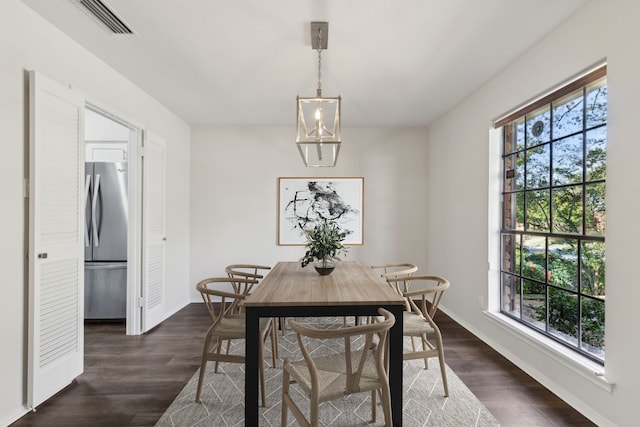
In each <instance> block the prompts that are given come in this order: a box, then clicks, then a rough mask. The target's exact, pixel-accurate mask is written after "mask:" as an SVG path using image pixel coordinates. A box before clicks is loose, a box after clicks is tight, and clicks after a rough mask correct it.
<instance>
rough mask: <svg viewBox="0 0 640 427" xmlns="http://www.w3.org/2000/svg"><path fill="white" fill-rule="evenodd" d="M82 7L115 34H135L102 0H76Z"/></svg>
mask: <svg viewBox="0 0 640 427" xmlns="http://www.w3.org/2000/svg"><path fill="white" fill-rule="evenodd" d="M75 3H76V4H78V6H79V7H80V9H82V10H83V11H84V12H85V13H88V14H89V15H90V16H91V17H92V18H94V19H96V20H98V22H100V23H101V24H102V25H104V26H105V27H106V28H107V29H108V31H109V32H111V33H113V34H135V33H134V32H133V30H132V29H131V28H130V27H129V26H128V25H127V24H125V22H124V21H123V20H122V19H121V18H120V17H118V15H116V14H115V12H113V11H112V10H111V9H109V7H108V6H107V5H106V4H104V3H103V2H102V1H101V0H75Z"/></svg>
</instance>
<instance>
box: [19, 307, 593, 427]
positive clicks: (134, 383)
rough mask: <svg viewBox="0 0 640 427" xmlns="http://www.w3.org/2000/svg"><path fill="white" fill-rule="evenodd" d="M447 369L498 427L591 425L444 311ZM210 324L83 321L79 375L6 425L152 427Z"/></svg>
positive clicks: (200, 315)
mask: <svg viewBox="0 0 640 427" xmlns="http://www.w3.org/2000/svg"><path fill="white" fill-rule="evenodd" d="M436 321H437V323H438V325H439V326H440V328H441V330H442V335H443V339H444V345H445V357H446V359H447V364H448V365H449V366H450V367H451V368H452V369H453V370H454V371H455V372H456V374H457V375H458V376H459V377H460V378H461V379H462V381H463V382H464V383H465V384H466V385H467V386H468V387H469V388H470V389H471V391H473V393H474V394H475V395H476V396H478V398H479V399H480V401H481V402H482V403H483V404H484V405H485V406H486V407H487V408H488V409H489V411H491V413H492V414H493V415H494V416H495V417H496V418H497V419H498V420H499V421H500V423H501V425H502V426H504V427H537V426H541V427H542V426H544V427H563V426H572V427H576V426H580V427H586V426H595V424H593V423H591V422H590V421H589V420H587V419H586V418H585V417H584V416H582V415H581V414H580V413H578V412H577V411H575V410H574V409H573V408H571V407H570V406H569V405H567V404H566V403H564V402H563V401H562V400H561V399H559V398H558V397H556V396H555V395H554V394H553V393H551V392H549V391H548V390H547V389H545V388H544V387H542V386H541V385H540V384H539V383H537V382H536V381H535V380H533V379H532V378H531V377H530V376H528V375H527V374H525V373H524V372H522V371H521V370H520V369H518V368H517V367H515V366H514V365H513V364H512V363H510V362H509V361H507V360H506V359H505V358H503V357H502V356H500V355H499V354H498V353H496V352H495V351H494V350H492V349H491V348H490V347H489V346H487V345H486V344H484V343H483V342H482V341H480V340H479V339H478V338H476V337H475V336H474V335H472V334H471V333H469V332H468V331H467V330H465V329H464V328H462V327H461V326H460V325H459V324H457V323H456V322H454V321H453V320H452V319H451V318H449V317H448V316H446V315H445V314H444V313H443V312H438V314H437V315H436ZM209 324H210V320H209V317H208V314H207V312H206V310H205V308H204V306H203V305H202V304H190V305H188V306H187V307H185V308H184V309H182V310H180V311H179V312H178V313H176V314H175V315H173V316H172V317H171V318H169V319H168V320H166V321H165V322H163V323H162V324H161V325H159V326H158V327H156V328H155V329H154V330H152V331H151V332H149V333H147V334H145V335H141V336H127V335H125V329H124V324H118V323H100V324H96V323H87V324H86V326H85V371H84V373H83V374H82V375H81V376H80V377H78V378H77V379H76V381H74V382H73V383H72V384H70V385H69V386H68V387H67V388H65V389H64V390H62V391H61V392H60V393H58V394H57V395H56V396H54V397H53V398H51V399H49V400H48V401H47V402H45V403H44V404H42V405H41V406H39V407H38V408H37V411H36V412H31V413H29V414H27V415H25V416H24V417H22V418H21V419H19V420H18V421H16V422H15V423H13V424H11V427H34V426H46V427H58V426H59V427H84V426H91V427H99V426H105V427H116V426H118V427H124V426H153V425H154V424H155V423H156V421H157V420H158V419H159V418H160V416H161V415H162V414H163V413H164V411H165V409H166V408H167V407H168V406H169V404H170V403H171V402H172V401H173V399H174V398H175V397H176V395H177V394H178V393H179V392H180V390H181V389H182V387H183V386H184V385H185V384H186V382H187V380H188V379H189V378H191V376H192V375H193V373H194V372H195V371H196V369H197V368H198V366H199V363H200V353H201V351H202V340H203V337H204V334H205V332H206V330H207V328H208V326H209Z"/></svg>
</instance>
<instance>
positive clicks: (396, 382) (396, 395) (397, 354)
mask: <svg viewBox="0 0 640 427" xmlns="http://www.w3.org/2000/svg"><path fill="white" fill-rule="evenodd" d="M389 311H391V313H392V314H393V315H394V316H395V318H396V323H395V324H394V325H393V326H392V327H391V331H390V333H389V348H390V351H389V388H390V389H391V414H392V415H391V417H392V420H393V426H394V427H397V426H402V311H403V307H402V306H393V307H389Z"/></svg>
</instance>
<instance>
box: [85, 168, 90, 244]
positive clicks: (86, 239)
mask: <svg viewBox="0 0 640 427" xmlns="http://www.w3.org/2000/svg"><path fill="white" fill-rule="evenodd" d="M90 189H91V175H87V176H86V178H85V180H84V211H85V212H86V211H87V205H88V203H89V190H90ZM85 218H86V216H85ZM90 244H91V242H90V241H89V224H88V223H87V221H86V220H85V222H84V246H85V247H87V248H88V247H89V245H90Z"/></svg>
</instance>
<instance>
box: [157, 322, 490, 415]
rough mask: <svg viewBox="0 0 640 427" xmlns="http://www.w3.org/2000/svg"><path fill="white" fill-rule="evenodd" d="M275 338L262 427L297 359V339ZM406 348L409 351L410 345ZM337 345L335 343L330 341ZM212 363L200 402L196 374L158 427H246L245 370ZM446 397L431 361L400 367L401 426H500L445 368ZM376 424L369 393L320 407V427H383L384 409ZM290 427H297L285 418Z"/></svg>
mask: <svg viewBox="0 0 640 427" xmlns="http://www.w3.org/2000/svg"><path fill="white" fill-rule="evenodd" d="M306 321H308V322H310V323H313V324H314V326H319V325H322V327H336V326H339V325H342V322H343V319H342V318H341V317H340V318H322V319H307V320H306ZM286 332H287V333H286V334H285V335H284V336H279V346H280V347H279V352H280V358H281V360H278V366H277V367H276V368H273V367H270V366H268V367H266V372H265V380H266V387H267V393H266V394H267V405H266V407H264V408H263V407H260V409H259V412H260V420H259V423H260V424H259V425H260V426H280V417H281V406H280V400H281V397H282V388H281V387H282V372H281V369H280V368H281V367H282V360H284V358H285V357H289V358H291V359H300V358H301V355H300V352H299V347H298V343H297V341H296V338H295V335H294V334H293V333H291V331H290V330H288V329H287V331H286ZM406 341H407V342H406V343H405V345H408V346H410V345H411V344H410V342H409V341H408V340H406ZM333 343H335V341H333ZM333 343H332V344H329V342H326V343H322V344H321V345H320V346H319V347H322V346H324V347H325V348H322V349H320V348H319V351H323V352H324V351H327V348H326V347H327V346H335V344H333ZM267 347H269V345H267V346H265V360H266V361H269V362H270V361H271V354H270V352H269V351H268V349H267ZM231 352H232V353H236V354H243V353H244V343H243V342H237V343H234V344H233V345H232V349H231ZM213 367H214V363H211V362H209V363H208V364H207V372H206V375H205V384H204V386H203V392H202V403H196V402H195V394H196V388H197V386H198V374H199V372H196V373H195V374H194V375H193V377H192V378H191V379H190V380H189V382H188V383H187V385H186V386H185V387H184V388H183V389H182V391H181V392H180V394H178V396H177V397H176V399H175V400H174V401H173V403H172V404H171V405H170V406H169V408H168V409H167V410H166V411H165V413H164V414H163V415H162V417H161V418H160V419H159V420H158V422H157V424H156V427H205V426H215V427H218V426H219V427H227V426H229V427H231V426H244V365H243V364H237V363H221V364H220V367H219V369H218V373H215V372H214V371H213ZM447 380H448V383H449V397H444V396H443V393H444V391H443V387H442V379H441V376H440V369H439V367H438V362H437V359H431V360H430V364H429V369H424V363H423V362H422V361H420V360H412V361H405V362H404V364H403V387H404V389H405V391H404V394H403V408H402V424H403V426H407V427H413V426H421V427H427V426H428V427H467V426H472V427H485V426H486V427H489V426H492V427H493V426H499V423H498V421H497V420H496V419H495V418H494V417H493V415H492V414H491V413H490V412H489V411H488V410H487V409H486V408H485V407H484V405H482V403H480V401H478V399H477V398H476V397H475V396H474V395H473V393H472V392H471V391H470V390H469V389H468V388H467V387H466V386H465V385H464V383H463V382H462V381H461V380H460V378H458V376H457V375H456V374H455V373H454V372H453V371H452V370H451V369H450V368H449V367H448V366H447ZM296 402H298V404H299V406H300V407H301V409H302V410H303V411H306V412H305V413H307V414H308V406H305V403H306V402H308V400H307V399H306V397H305V396H304V395H303V394H299V395H298V396H297V399H296ZM377 412H378V420H377V422H375V423H374V422H371V400H370V394H369V393H360V394H356V395H351V396H349V397H346V398H344V399H339V400H336V401H332V402H325V403H323V404H321V406H320V421H321V424H322V425H323V426H326V427H337V426H349V427H356V426H376V427H377V426H383V425H384V416H383V414H382V408H380V407H378V411H377ZM289 421H290V425H297V422H296V420H295V418H294V417H293V415H292V414H289Z"/></svg>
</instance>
